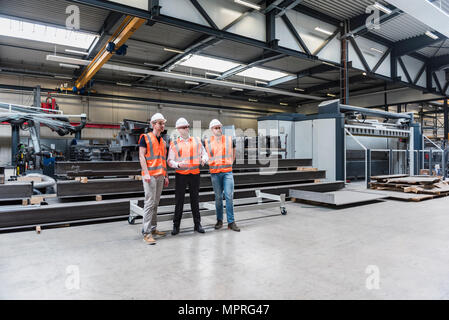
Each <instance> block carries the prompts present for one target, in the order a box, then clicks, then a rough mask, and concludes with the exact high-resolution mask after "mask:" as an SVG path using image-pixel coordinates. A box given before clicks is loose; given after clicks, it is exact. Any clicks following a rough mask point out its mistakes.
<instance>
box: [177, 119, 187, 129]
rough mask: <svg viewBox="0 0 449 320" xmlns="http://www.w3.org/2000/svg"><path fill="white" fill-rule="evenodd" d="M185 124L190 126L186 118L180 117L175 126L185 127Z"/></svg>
mask: <svg viewBox="0 0 449 320" xmlns="http://www.w3.org/2000/svg"><path fill="white" fill-rule="evenodd" d="M184 126H190V125H189V123H188V122H187V120H186V119H184V118H179V119H178V120H176V124H175V128H179V127H184Z"/></svg>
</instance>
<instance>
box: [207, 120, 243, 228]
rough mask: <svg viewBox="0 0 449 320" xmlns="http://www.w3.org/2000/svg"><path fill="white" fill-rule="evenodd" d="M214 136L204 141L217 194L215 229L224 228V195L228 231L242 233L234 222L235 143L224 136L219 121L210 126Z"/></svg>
mask: <svg viewBox="0 0 449 320" xmlns="http://www.w3.org/2000/svg"><path fill="white" fill-rule="evenodd" d="M209 129H210V130H212V136H211V137H210V138H208V139H206V140H205V141H204V146H205V148H206V151H207V155H208V156H209V161H208V163H209V171H210V177H211V180H212V187H213V188H214V193H215V211H216V214H217V223H216V225H215V229H220V228H221V227H222V226H223V195H224V197H225V199H226V218H227V222H228V229H230V230H233V231H240V229H239V227H237V225H236V223H235V220H234V176H233V175H232V164H233V163H234V161H235V141H233V139H232V137H231V136H225V135H223V131H222V130H223V125H222V124H221V122H220V121H219V120H217V119H213V120H212V121H211V122H210V124H209Z"/></svg>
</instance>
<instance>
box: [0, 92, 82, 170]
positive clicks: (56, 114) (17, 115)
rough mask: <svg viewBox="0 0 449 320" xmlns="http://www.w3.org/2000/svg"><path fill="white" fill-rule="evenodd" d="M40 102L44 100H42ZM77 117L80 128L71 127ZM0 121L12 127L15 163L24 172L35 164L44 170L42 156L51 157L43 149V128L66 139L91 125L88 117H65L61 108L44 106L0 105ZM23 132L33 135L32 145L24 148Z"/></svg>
mask: <svg viewBox="0 0 449 320" xmlns="http://www.w3.org/2000/svg"><path fill="white" fill-rule="evenodd" d="M39 97H40V95H39ZM37 101H40V98H39V99H37ZM35 104H36V103H35ZM73 117H76V118H80V119H81V122H80V124H79V125H78V126H73V125H71V124H70V121H69V118H73ZM0 122H8V123H10V124H11V127H12V134H11V153H12V154H11V163H12V164H14V165H18V166H19V167H18V168H19V172H20V173H23V172H24V170H25V169H26V167H27V163H30V162H33V163H34V168H35V169H39V168H41V162H42V157H44V156H49V155H50V154H49V153H48V152H46V151H44V150H43V149H42V147H41V142H40V126H41V125H44V126H47V127H48V128H50V129H51V130H52V131H54V132H56V133H58V135H60V136H64V135H67V134H74V133H75V134H76V133H79V132H81V130H82V129H83V128H84V126H85V125H86V123H87V118H86V115H85V114H81V115H64V113H63V112H62V111H60V110H57V109H52V108H47V107H44V108H42V107H40V103H39V107H30V106H23V105H17V104H9V103H1V102H0ZM20 130H23V131H28V132H29V133H30V138H31V145H30V146H28V147H26V146H21V145H20Z"/></svg>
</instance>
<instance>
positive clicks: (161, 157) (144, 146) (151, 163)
mask: <svg viewBox="0 0 449 320" xmlns="http://www.w3.org/2000/svg"><path fill="white" fill-rule="evenodd" d="M166 121H167V120H165V119H164V116H163V115H162V114H160V113H156V114H154V115H153V116H152V117H151V125H152V127H153V131H152V132H149V133H147V134H142V135H141V136H140V140H139V160H140V166H141V167H142V181H143V189H144V191H145V202H144V203H145V204H144V207H143V211H144V214H143V229H142V233H143V235H144V237H143V240H144V242H146V243H148V244H152V245H154V244H156V240H155V239H154V238H153V235H158V236H165V232H161V231H158V230H157V229H156V225H157V207H158V205H159V200H160V197H161V193H162V188H163V187H164V186H165V187H167V186H168V183H169V181H168V174H167V160H166V158H167V154H166V153H167V149H166V144H165V141H164V139H162V136H161V134H162V132H163V131H164V128H165V122H166Z"/></svg>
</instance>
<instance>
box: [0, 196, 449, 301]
mask: <svg viewBox="0 0 449 320" xmlns="http://www.w3.org/2000/svg"><path fill="white" fill-rule="evenodd" d="M448 203H449V198H439V199H434V200H428V201H423V202H418V203H413V202H397V201H385V202H376V203H371V204H365V205H361V206H357V207H350V208H343V209H337V210H336V209H331V208H323V207H317V206H312V205H309V204H301V203H288V204H287V209H288V214H287V215H286V216H281V215H280V214H279V210H278V209H265V210H258V211H252V212H238V213H236V217H237V221H238V225H239V226H240V227H241V229H242V232H240V233H237V232H232V231H229V230H226V229H222V230H219V231H215V230H213V224H214V223H215V219H214V217H213V216H208V217H204V218H203V225H204V226H205V227H207V228H206V231H207V233H206V234H204V235H202V234H198V233H193V232H192V231H191V229H188V227H191V225H192V223H191V219H187V220H185V221H183V224H182V227H183V228H186V229H185V230H183V232H182V233H181V234H179V235H177V236H175V237H173V236H171V235H168V236H166V237H165V238H163V239H161V240H160V241H158V243H157V245H155V246H149V245H146V244H144V243H143V241H142V239H141V236H140V229H141V224H140V221H141V220H139V222H138V223H137V224H136V225H128V223H127V222H126V221H121V222H112V223H103V224H94V225H85V226H72V227H69V228H56V229H44V230H43V231H42V233H41V234H37V233H36V232H34V231H29V232H17V233H8V234H0V250H1V252H0V298H1V299H448V298H449V268H448V265H449V250H448V248H449V213H448ZM251 217H264V218H260V219H249V218H251ZM247 219H248V220H247ZM159 229H161V230H166V231H170V230H171V223H170V222H163V223H160V225H159ZM77 279H79V281H78V280H77Z"/></svg>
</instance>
